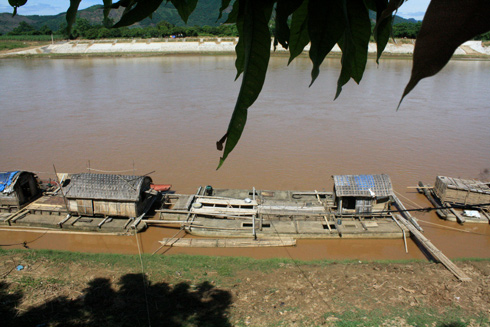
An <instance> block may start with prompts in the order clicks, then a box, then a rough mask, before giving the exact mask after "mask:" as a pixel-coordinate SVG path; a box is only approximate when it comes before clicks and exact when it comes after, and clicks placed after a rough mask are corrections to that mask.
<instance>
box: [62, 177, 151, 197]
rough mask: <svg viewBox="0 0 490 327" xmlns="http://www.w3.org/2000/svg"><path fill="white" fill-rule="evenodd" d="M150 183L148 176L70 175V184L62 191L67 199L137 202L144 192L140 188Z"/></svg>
mask: <svg viewBox="0 0 490 327" xmlns="http://www.w3.org/2000/svg"><path fill="white" fill-rule="evenodd" d="M145 180H146V181H147V183H145ZM150 183H151V178H150V177H148V176H131V175H109V174H72V175H70V183H69V184H68V185H67V186H65V187H64V188H63V190H64V192H65V195H66V197H67V198H68V199H93V200H116V201H131V202H137V201H138V200H139V199H140V194H141V192H144V191H146V190H145V189H142V186H143V185H149V184H150Z"/></svg>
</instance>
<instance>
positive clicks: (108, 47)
mask: <svg viewBox="0 0 490 327" xmlns="http://www.w3.org/2000/svg"><path fill="white" fill-rule="evenodd" d="M237 42H238V39H225V40H223V39H220V38H217V39H213V40H205V39H200V40H197V41H189V40H185V39H181V40H166V41H161V40H159V41H151V40H147V41H145V40H141V41H136V40H133V41H127V40H112V41H111V40H109V41H108V40H104V41H69V42H63V43H56V44H50V45H47V46H43V47H39V48H35V49H28V50H21V51H17V52H10V53H9V55H35V54H111V53H113V54H116V53H233V52H234V51H235V46H236V44H237ZM413 48H414V44H413V43H403V44H402V43H398V44H394V43H389V44H388V45H387V46H386V49H385V51H384V52H385V53H388V54H412V53H413ZM271 50H273V46H271ZM308 50H309V45H307V46H306V47H305V51H308ZM286 51H287V50H286V49H284V48H282V47H281V46H280V45H279V46H278V47H277V49H276V52H286ZM368 51H369V53H376V44H375V43H370V44H369V49H368ZM332 52H333V53H337V52H340V48H339V47H338V46H335V47H334V48H333V49H332ZM455 54H456V55H490V47H484V46H483V45H482V43H481V41H469V42H466V43H464V44H463V45H462V46H461V47H459V48H458V49H457V50H456V52H455Z"/></svg>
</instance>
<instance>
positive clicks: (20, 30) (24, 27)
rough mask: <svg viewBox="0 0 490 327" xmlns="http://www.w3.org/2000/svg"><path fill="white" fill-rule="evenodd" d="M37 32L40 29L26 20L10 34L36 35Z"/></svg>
mask: <svg viewBox="0 0 490 327" xmlns="http://www.w3.org/2000/svg"><path fill="white" fill-rule="evenodd" d="M36 32H38V31H37V30H36V29H35V28H34V27H33V26H31V25H29V24H28V23H26V22H24V21H21V22H20V23H19V25H18V26H17V27H16V28H14V29H13V30H12V31H11V32H9V33H8V34H9V35H35V33H36Z"/></svg>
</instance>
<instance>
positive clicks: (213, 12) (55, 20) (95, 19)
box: [0, 0, 416, 34]
mask: <svg viewBox="0 0 490 327" xmlns="http://www.w3.org/2000/svg"><path fill="white" fill-rule="evenodd" d="M220 7H221V0H200V1H199V2H198V4H197V7H196V9H195V10H194V12H193V13H192V15H191V16H190V17H189V21H188V22H187V26H205V25H208V26H219V25H220V24H222V23H223V22H224V21H225V20H226V18H227V17H228V12H225V13H224V14H223V17H222V18H221V19H220V20H217V18H218V13H219V8H220ZM123 10H124V9H123V8H119V9H113V10H112V11H111V14H110V18H112V19H113V20H114V22H117V21H118V20H119V18H120V17H121V15H122V12H123ZM19 12H21V13H22V8H20V10H19ZM65 16H66V13H60V14H57V15H48V16H39V15H29V16H22V15H16V16H15V17H12V13H1V14H0V33H1V34H6V33H8V32H10V31H12V30H13V29H14V28H15V27H17V26H18V25H19V23H20V22H21V21H24V22H26V23H28V24H29V25H31V26H33V27H34V28H36V29H40V28H41V27H42V26H44V25H47V26H48V27H49V28H50V29H52V30H53V31H56V30H58V29H59V28H60V26H61V25H62V24H65V23H66V19H65ZM78 16H79V17H82V18H86V19H87V20H88V21H89V22H90V23H91V24H92V25H94V24H101V23H102V19H103V15H102V6H100V5H98V6H92V7H89V8H87V9H83V10H79V12H78ZM372 19H375V16H374V13H372ZM161 21H167V22H169V23H171V24H173V25H176V26H183V25H185V23H184V22H183V21H182V19H180V17H179V14H178V13H177V10H176V9H175V7H174V6H173V5H172V4H171V3H170V2H169V3H166V2H165V3H164V4H162V5H161V6H160V8H158V9H157V11H156V12H155V13H153V15H152V18H151V19H150V18H146V19H144V20H143V21H141V22H140V23H138V24H136V25H137V26H142V27H146V26H150V25H156V24H158V23H159V22H161ZM413 22H416V21H415V20H414V19H410V20H407V19H404V18H401V17H398V16H395V24H399V23H413Z"/></svg>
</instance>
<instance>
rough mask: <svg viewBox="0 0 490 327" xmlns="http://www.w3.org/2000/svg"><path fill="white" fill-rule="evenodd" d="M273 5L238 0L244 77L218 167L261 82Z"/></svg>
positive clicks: (237, 134) (233, 143)
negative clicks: (243, 51) (243, 54)
mask: <svg viewBox="0 0 490 327" xmlns="http://www.w3.org/2000/svg"><path fill="white" fill-rule="evenodd" d="M272 6H273V1H266V0H263V1H256V0H240V10H239V17H238V21H243V26H242V28H241V34H240V39H242V40H243V45H244V49H245V57H244V59H245V61H244V72H243V80H242V85H241V87H240V92H239V93H238V99H237V102H236V104H235V109H234V110H233V115H232V117H231V120H230V124H229V125H228V131H227V133H226V135H227V139H226V145H225V149H224V153H223V156H222V157H221V158H220V162H219V165H218V168H217V169H219V168H220V167H221V166H222V165H223V163H224V161H225V160H226V158H227V157H228V155H229V154H230V152H231V151H233V149H234V148H235V146H236V145H237V143H238V140H239V139H240V137H241V135H242V132H243V129H244V128H245V123H246V122H247V113H248V108H249V107H250V106H251V105H252V104H253V103H254V102H255V100H256V99H257V97H258V96H259V93H260V91H261V90H262V86H263V85H264V81H265V75H266V71H267V66H268V64H269V57H270V48H271V36H270V32H269V26H268V23H269V19H270V17H271V14H272ZM222 142H224V139H223V140H222Z"/></svg>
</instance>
